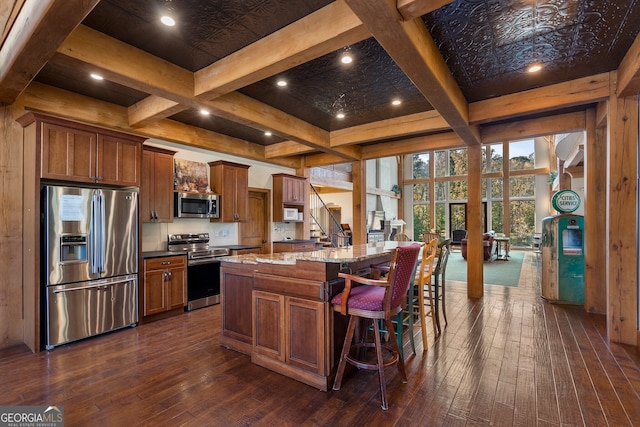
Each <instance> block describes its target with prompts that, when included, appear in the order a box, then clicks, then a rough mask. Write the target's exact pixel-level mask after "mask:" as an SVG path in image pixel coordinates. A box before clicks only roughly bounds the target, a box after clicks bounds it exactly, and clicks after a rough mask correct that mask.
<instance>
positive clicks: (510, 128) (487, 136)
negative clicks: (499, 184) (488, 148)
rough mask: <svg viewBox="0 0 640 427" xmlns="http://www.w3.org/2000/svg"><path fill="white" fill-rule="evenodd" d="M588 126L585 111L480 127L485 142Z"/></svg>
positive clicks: (571, 130) (531, 136) (550, 133)
mask: <svg viewBox="0 0 640 427" xmlns="http://www.w3.org/2000/svg"><path fill="white" fill-rule="evenodd" d="M585 128H586V115H585V112H584V111H577V112H575V113H566V114H559V115H553V116H549V117H540V118H536V119H529V120H518V121H514V122H513V123H504V124H499V125H488V126H485V127H480V134H481V135H482V143H483V144H491V143H494V142H502V141H508V140H515V139H520V138H533V137H536V136H545V135H553V134H559V133H570V132H576V131H580V130H583V129H585Z"/></svg>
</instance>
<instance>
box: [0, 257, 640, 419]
mask: <svg viewBox="0 0 640 427" xmlns="http://www.w3.org/2000/svg"><path fill="white" fill-rule="evenodd" d="M538 283H539V280H538V269H537V264H536V258H535V255H534V254H533V253H527V256H526V257H525V261H524V264H523V271H522V274H521V277H520V286H519V287H502V286H491V285H487V286H486V287H485V296H484V298H482V299H479V300H470V299H468V298H467V297H466V288H465V284H464V283H459V282H450V283H448V289H447V306H448V307H447V308H448V318H449V325H448V326H447V328H446V329H445V330H444V333H443V334H442V335H441V336H440V337H439V338H437V339H435V340H434V337H433V330H432V329H431V328H429V338H430V343H429V344H430V347H429V351H428V352H427V353H424V354H423V353H422V351H421V348H422V346H421V344H418V347H419V349H418V354H417V355H416V356H413V355H412V354H411V350H410V348H409V345H408V344H406V345H405V349H404V352H405V355H406V366H407V374H408V377H409V382H408V384H402V383H401V382H400V380H399V378H398V375H397V370H396V369H395V368H390V369H388V370H387V384H388V389H387V390H388V397H389V410H388V411H382V410H381V409H380V396H379V387H378V380H377V376H376V374H375V373H374V372H367V371H361V372H357V373H355V375H352V376H350V377H347V378H346V379H345V380H344V381H343V385H342V389H341V390H340V391H329V392H326V393H325V392H321V391H318V390H316V389H314V388H312V387H309V386H306V385H304V384H301V383H299V382H297V381H295V380H291V379H289V378H286V377H284V376H282V375H279V374H276V373H273V372H270V371H268V370H266V369H263V368H261V367H258V366H255V365H252V364H251V363H250V360H249V357H247V356H244V355H241V354H239V353H236V352H234V351H231V350H227V349H224V348H222V347H220V345H219V333H220V313H221V310H220V306H212V307H207V308H203V309H200V310H196V311H193V312H191V313H185V314H184V315H180V316H178V317H173V318H170V319H164V320H160V321H157V322H154V323H150V324H146V325H142V326H139V327H136V328H129V329H126V330H122V331H117V332H115V333H110V334H106V335H103V336H100V337H94V338H91V339H87V340H84V341H80V342H77V343H73V344H70V345H66V346H61V347H58V348H56V349H54V350H53V351H49V352H46V351H45V352H41V353H39V354H32V353H30V352H29V350H28V349H26V347H15V348H10V349H5V350H1V351H0V378H1V381H0V384H1V385H0V405H61V406H64V412H65V422H66V424H65V425H67V426H131V427H133V426H142V425H153V426H178V425H186V426H232V425H238V426H248V425H277V426H288V425H290V426H297V425H331V426H336V425H340V426H347V425H348V426H362V425H367V426H369V425H384V426H388V425H400V426H439V425H470V426H473V425H505V426H510V425H518V426H520V425H540V426H544V425H547V426H560V425H563V426H565V425H586V426H604V425H609V426H625V425H640V357H639V354H638V351H637V349H636V348H634V347H628V346H622V345H617V344H608V343H607V341H606V340H605V339H604V337H603V334H604V327H605V318H604V316H594V315H587V314H585V313H584V311H583V310H581V309H580V308H575V307H569V306H560V305H553V304H549V303H546V302H544V300H542V299H541V298H540V295H539V290H538V289H539V284H538ZM247 309H249V307H247ZM414 333H415V336H416V343H420V330H419V328H416V329H415V330H414ZM407 342H408V340H407V339H405V343H407Z"/></svg>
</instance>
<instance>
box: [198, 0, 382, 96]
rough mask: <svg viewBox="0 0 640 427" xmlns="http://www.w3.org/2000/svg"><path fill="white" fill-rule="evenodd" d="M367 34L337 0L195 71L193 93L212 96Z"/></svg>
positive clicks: (222, 93)
mask: <svg viewBox="0 0 640 427" xmlns="http://www.w3.org/2000/svg"><path fill="white" fill-rule="evenodd" d="M311 30H312V31H311ZM369 37H371V34H370V33H369V32H368V31H367V29H366V28H365V27H364V26H363V25H362V22H360V20H359V19H358V18H357V17H356V16H355V15H354V13H353V12H352V11H351V9H349V8H348V7H347V6H346V5H345V4H344V1H343V0H338V1H335V2H333V3H331V4H329V5H328V6H325V7H323V8H322V9H320V10H318V11H316V12H314V13H312V14H310V15H307V16H305V17H304V18H302V19H300V20H298V21H296V22H294V23H292V24H290V25H287V26H286V27H284V28H282V29H281V30H279V31H276V32H275V33H272V34H270V35H268V36H266V37H263V38H262V39H260V40H258V41H256V42H255V43H253V44H251V45H249V46H247V47H245V48H243V49H240V50H238V51H237V52H234V53H232V54H230V55H229V56H227V57H225V58H222V59H221V60H219V61H217V62H215V63H214V64H212V65H210V66H208V67H205V68H203V69H201V70H199V71H196V73H195V95H196V96H197V97H198V98H200V99H213V98H216V97H218V96H221V95H224V94H226V93H229V92H232V91H234V90H237V89H240V88H242V87H245V86H248V85H250V84H253V83H255V82H258V81H260V80H263V79H265V78H267V77H270V76H273V75H276V74H278V73H280V72H282V71H286V70H288V69H290V68H293V67H295V66H298V65H300V64H304V63H306V62H309V61H311V60H312V59H316V58H319V57H320V56H322V55H325V54H328V53H331V52H334V51H336V50H338V49H340V48H342V47H344V46H347V45H350V44H354V43H357V42H360V41H362V40H364V39H367V38H369Z"/></svg>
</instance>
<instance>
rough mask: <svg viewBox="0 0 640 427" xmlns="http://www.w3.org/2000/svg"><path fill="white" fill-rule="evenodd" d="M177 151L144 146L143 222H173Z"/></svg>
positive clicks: (141, 186)
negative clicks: (174, 171) (174, 163)
mask: <svg viewBox="0 0 640 427" xmlns="http://www.w3.org/2000/svg"><path fill="white" fill-rule="evenodd" d="M174 154H175V152H174V151H169V150H164V149H162V148H156V147H144V150H143V152H142V179H141V183H140V219H141V221H142V222H173V156H174Z"/></svg>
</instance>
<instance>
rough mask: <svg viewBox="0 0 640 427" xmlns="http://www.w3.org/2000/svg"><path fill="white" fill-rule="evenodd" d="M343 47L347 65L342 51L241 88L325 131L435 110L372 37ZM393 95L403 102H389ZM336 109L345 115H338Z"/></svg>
mask: <svg viewBox="0 0 640 427" xmlns="http://www.w3.org/2000/svg"><path fill="white" fill-rule="evenodd" d="M347 48H348V50H349V52H350V53H351V54H352V56H353V58H354V60H353V62H352V63H351V64H342V63H341V62H340V56H341V54H342V53H343V51H344V49H341V50H339V51H337V52H333V53H330V54H327V55H324V56H322V57H320V58H318V59H315V60H313V61H310V62H307V63H306V64H302V65H299V66H297V67H295V68H292V69H290V70H287V71H285V72H283V73H280V74H278V75H277V76H274V77H272V78H268V79H265V80H263V81H261V82H258V83H255V84H253V85H250V86H248V87H245V88H243V89H240V92H242V93H244V94H245V95H248V96H251V97H252V98H256V99H258V100H260V101H262V102H264V103H267V104H270V105H272V106H274V107H276V108H278V109H280V110H283V111H285V112H288V113H289V114H291V115H293V116H296V117H298V118H300V119H303V120H305V121H308V122H310V123H312V124H314V125H316V126H318V127H320V128H322V129H325V130H336V129H342V128H345V127H351V126H356V125H360V124H363V123H370V122H374V121H378V120H384V119H389V118H393V117H398V116H404V115H407V114H413V113H417V112H422V111H427V110H432V109H433V107H432V106H431V105H430V104H429V103H428V102H427V100H426V99H425V98H424V96H422V94H421V93H420V92H419V91H418V89H416V87H415V86H414V85H413V83H412V82H411V80H409V79H408V78H407V77H406V76H405V74H404V73H403V72H402V70H400V68H398V66H397V65H396V64H395V63H394V62H393V60H392V59H391V58H390V57H389V55H387V53H386V52H385V51H384V49H383V48H382V47H381V46H380V44H379V43H378V42H377V41H376V40H375V39H373V38H369V39H367V40H364V41H362V42H360V43H357V44H355V45H353V46H348V47H347ZM281 78H282V79H284V80H286V81H287V86H286V87H284V88H281V87H278V86H277V85H276V81H277V80H279V79H281ZM393 99H399V100H401V101H402V103H401V104H400V105H399V106H393V105H391V101H392V100H393ZM339 111H342V112H344V113H345V118H344V119H338V118H336V114H337V113H338V112H339Z"/></svg>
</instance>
